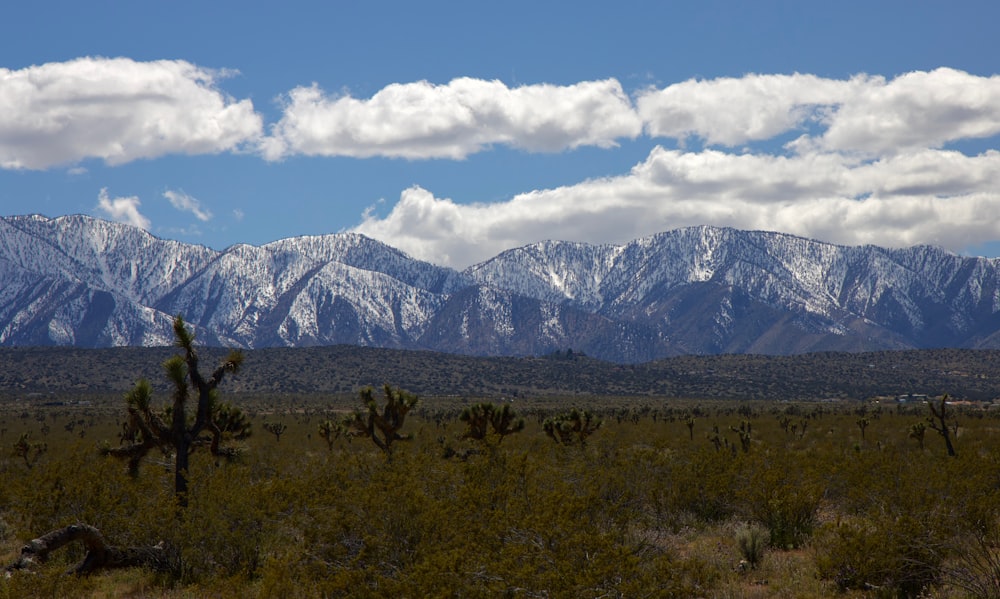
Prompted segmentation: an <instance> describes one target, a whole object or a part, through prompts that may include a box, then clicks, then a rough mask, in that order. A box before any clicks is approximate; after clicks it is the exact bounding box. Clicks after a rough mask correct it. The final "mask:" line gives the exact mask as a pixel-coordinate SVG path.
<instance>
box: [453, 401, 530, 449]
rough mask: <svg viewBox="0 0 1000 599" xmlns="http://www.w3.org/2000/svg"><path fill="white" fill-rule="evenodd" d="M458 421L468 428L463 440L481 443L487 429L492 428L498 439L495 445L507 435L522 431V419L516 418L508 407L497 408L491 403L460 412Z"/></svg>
mask: <svg viewBox="0 0 1000 599" xmlns="http://www.w3.org/2000/svg"><path fill="white" fill-rule="evenodd" d="M458 419H459V420H461V421H462V422H464V423H466V424H467V425H468V427H469V430H467V431H466V432H465V434H464V435H462V438H463V439H476V440H479V441H482V440H484V439H486V435H487V433H488V430H487V429H488V428H492V429H493V433H494V434H495V435H497V436H498V437H499V438H500V440H499V441H497V443H502V442H503V438H504V437H506V436H507V435H512V434H514V433H517V432H520V431H522V430H524V418H518V416H517V414H516V413H515V412H514V410H513V409H511V407H510V406H508V405H502V406H500V407H497V406H495V405H493V404H491V403H479V404H475V405H472V406H469V407H467V408H465V409H464V410H462V413H461V415H459V417H458Z"/></svg>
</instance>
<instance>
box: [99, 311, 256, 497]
mask: <svg viewBox="0 0 1000 599" xmlns="http://www.w3.org/2000/svg"><path fill="white" fill-rule="evenodd" d="M174 336H175V337H176V340H175V345H176V346H177V347H179V348H180V349H181V350H182V351H183V353H182V354H179V355H175V356H172V357H171V358H169V359H167V360H166V361H165V362H164V363H163V369H164V371H165V372H166V375H167V379H169V380H170V382H171V383H172V384H173V387H174V390H173V394H172V400H173V401H172V402H171V405H169V406H168V407H167V408H165V409H164V410H163V411H162V412H157V411H156V410H154V409H153V408H152V406H151V399H152V395H153V389H152V385H150V383H149V381H147V380H140V381H138V382H137V383H136V385H135V387H133V388H132V390H131V391H129V392H128V393H126V394H125V403H126V406H127V410H128V417H127V420H126V423H125V426H124V428H123V434H122V435H121V437H122V440H123V442H127V444H126V445H122V446H121V447H117V448H111V447H104V448H102V453H104V454H105V455H111V456H115V457H118V458H123V459H127V460H128V464H129V471H130V472H131V473H133V474H137V473H138V469H139V463H140V462H141V461H142V459H143V458H144V457H145V456H146V455H147V454H148V453H149V451H150V450H152V449H154V448H156V449H160V450H161V451H163V452H164V453H170V452H173V454H174V493H175V494H176V495H177V500H178V505H179V506H180V507H182V508H183V507H187V490H188V480H187V473H188V463H189V459H188V458H189V456H190V454H191V453H192V452H193V451H194V450H195V449H196V448H198V447H199V446H204V445H208V446H209V447H210V448H211V451H212V453H214V454H216V455H223V456H227V457H232V456H233V455H235V452H233V451H232V450H228V449H221V448H220V442H221V441H222V438H223V428H224V427H220V426H219V424H220V423H219V421H218V420H219V419H220V418H221V417H220V412H221V404H220V403H219V402H218V393H217V391H216V388H217V387H218V386H219V384H220V383H221V382H222V380H223V378H224V377H225V375H226V374H228V373H236V372H238V371H239V369H240V366H241V365H242V363H243V354H242V353H241V352H240V351H238V350H233V351H231V352H230V353H229V355H228V356H227V357H226V359H225V360H223V362H222V363H221V364H219V366H218V367H217V368H216V369H215V370H214V371H213V372H212V374H211V375H210V376H209V377H208V378H206V377H204V376H203V375H202V374H201V372H200V371H199V369H198V352H197V350H196V349H195V346H194V333H192V332H191V331H190V330H188V328H187V325H185V323H184V320H183V318H181V317H180V316H177V317H176V318H174ZM192 394H193V395H194V399H195V401H196V402H197V403H196V405H195V410H194V414H193V419H192V418H189V415H188V403H189V400H190V399H191V397H192ZM225 414H226V416H225V422H223V424H224V425H225V428H230V427H235V429H236V432H237V433H238V434H245V435H248V434H249V425H247V424H246V422H245V419H243V418H242V414H235V413H234V412H233V408H231V407H230V408H227V410H226V411H225ZM230 432H231V433H232V432H233V429H232V428H230Z"/></svg>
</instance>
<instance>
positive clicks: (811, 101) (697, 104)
mask: <svg viewBox="0 0 1000 599" xmlns="http://www.w3.org/2000/svg"><path fill="white" fill-rule="evenodd" d="M867 86H868V79H867V78H866V77H863V76H861V77H855V78H853V79H851V80H848V81H837V80H831V79H823V78H820V77H817V76H815V75H800V74H794V75H747V76H745V77H742V78H739V79H737V78H720V79H711V80H694V79H692V80H689V81H684V82H682V83H677V84H674V85H670V86H668V87H666V88H664V89H662V90H644V91H642V92H640V93H639V95H638V98H637V100H636V106H637V109H638V111H639V115H640V116H641V117H642V120H643V122H644V123H645V128H646V132H647V133H648V134H649V135H651V136H654V137H673V138H677V139H681V140H683V139H684V138H687V137H689V136H696V137H700V138H702V139H704V140H705V142H706V143H708V144H711V145H715V144H721V145H725V146H736V145H739V144H742V143H746V142H748V141H755V140H765V139H770V138H772V137H775V136H777V135H781V134H782V133H785V132H786V131H790V130H793V129H796V128H799V127H800V126H802V125H804V124H805V123H806V122H807V121H810V120H812V121H816V120H818V119H819V118H821V117H822V115H823V114H824V112H825V109H826V108H827V107H830V106H834V105H838V104H840V103H842V102H844V101H846V100H848V99H849V98H850V97H852V96H853V95H855V94H857V93H858V91H859V88H865V87H867Z"/></svg>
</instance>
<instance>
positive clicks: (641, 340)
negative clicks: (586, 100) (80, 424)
mask: <svg viewBox="0 0 1000 599" xmlns="http://www.w3.org/2000/svg"><path fill="white" fill-rule="evenodd" d="M998 264H1000V262H998V260H996V259H986V258H969V257H961V256H956V255H954V254H951V253H948V252H945V251H943V250H941V249H938V248H934V247H928V246H917V247H913V248H908V249H885V248H880V247H875V246H861V247H844V246H837V245H832V244H827V243H821V242H817V241H813V240H809V239H803V238H800V237H795V236H791V235H785V234H780V233H768V232H761V231H739V230H735V229H727V228H716V227H691V228H686V229H679V230H676V231H669V232H665V233H660V234H658V235H653V236H650V237H646V238H642V239H637V240H635V241H632V242H630V243H627V244H623V245H588V244H584V243H571V242H559V241H545V242H540V243H537V244H532V245H528V246H524V247H521V248H517V249H513V250H509V251H506V252H504V253H502V254H500V255H498V256H496V257H494V258H492V259H491V260H488V261H486V262H483V263H481V264H477V265H474V266H472V267H470V268H468V269H466V270H465V271H462V272H458V271H455V270H452V269H448V268H443V267H439V266H435V265H433V264H430V263H427V262H422V261H419V260H415V259H413V258H410V257H409V256H407V255H406V254H404V253H402V252H400V251H398V250H396V249H394V248H391V247H389V246H387V245H385V244H383V243H380V242H378V241H375V240H373V239H370V238H367V237H364V236H362V235H358V234H353V233H344V234H335V235H323V236H310V237H296V238H291V239H284V240H281V241H276V242H274V243H269V244H266V245H263V246H259V247H258V246H249V245H237V246H233V247H230V248H228V249H226V250H223V251H216V250H213V249H210V248H207V247H203V246H198V245H190V244H184V243H179V242H176V241H168V240H163V239H159V238H156V237H154V236H152V235H150V234H149V233H147V232H146V231H143V230H142V229H138V228H135V227H131V226H128V225H124V224H119V223H111V222H107V221H102V220H97V219H93V218H89V217H86V216H67V217H60V218H55V219H49V218H45V217H41V216H15V217H7V218H0V345H76V346H82V347H104V346H115V345H166V344H169V343H170V342H171V340H172V337H171V328H170V324H171V320H172V317H173V315H175V314H182V315H183V316H184V318H185V320H187V321H188V322H189V323H191V325H192V326H194V328H195V330H196V332H197V334H198V336H199V339H200V340H201V342H202V343H206V344H211V345H216V344H220V345H229V346H237V347H246V348H256V347H270V346H303V345H318V344H340V343H344V344H354V345H369V346H381V347H394V348H407V349H432V350H438V351H446V352H458V353H468V354H476V355H533V354H545V353H550V352H552V351H554V350H556V349H566V348H573V349H574V351H583V352H585V353H588V354H590V355H592V356H595V357H599V358H603V359H608V360H614V361H622V362H636V361H644V360H650V359H655V358H658V357H664V356H669V355H675V354H678V353H720V352H737V353H738V352H759V353H778V354H783V353H797V352H804V351H816V350H848V351H851V350H877V349H888V348H923V347H944V346H952V347H991V348H997V347H1000V289H998V275H997V270H998Z"/></svg>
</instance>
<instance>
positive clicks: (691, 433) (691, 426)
mask: <svg viewBox="0 0 1000 599" xmlns="http://www.w3.org/2000/svg"><path fill="white" fill-rule="evenodd" d="M684 424H686V425H687V427H688V440H690V441H694V416H690V417H688V419H687V420H686V421H685V422H684Z"/></svg>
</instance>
